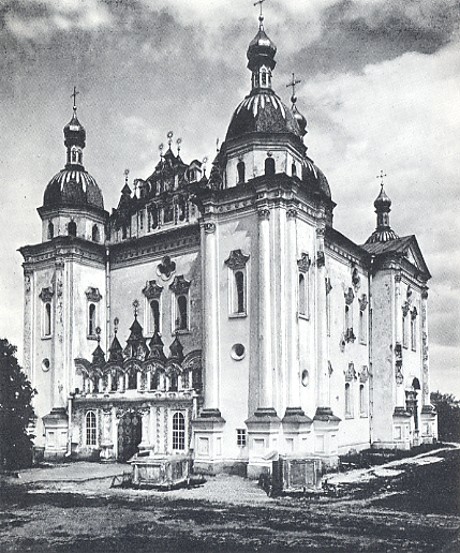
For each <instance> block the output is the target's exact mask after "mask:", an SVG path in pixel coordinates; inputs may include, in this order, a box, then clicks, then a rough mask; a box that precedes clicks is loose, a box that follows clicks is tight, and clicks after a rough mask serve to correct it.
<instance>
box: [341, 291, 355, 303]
mask: <svg viewBox="0 0 460 553" xmlns="http://www.w3.org/2000/svg"><path fill="white" fill-rule="evenodd" d="M343 295H344V297H345V303H346V304H347V305H351V304H352V303H353V300H354V299H355V294H354V293H353V288H351V287H350V288H348V290H347V291H346V292H344V293H343Z"/></svg>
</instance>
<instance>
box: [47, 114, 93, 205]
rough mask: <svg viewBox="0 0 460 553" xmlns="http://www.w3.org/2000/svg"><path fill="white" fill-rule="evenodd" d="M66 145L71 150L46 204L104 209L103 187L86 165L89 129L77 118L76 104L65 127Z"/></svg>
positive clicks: (48, 189)
mask: <svg viewBox="0 0 460 553" xmlns="http://www.w3.org/2000/svg"><path fill="white" fill-rule="evenodd" d="M64 145H65V147H66V150H67V163H66V165H65V168H64V169H62V171H59V173H58V174H57V175H55V176H54V177H53V178H52V179H51V180H50V182H49V183H48V186H47V187H46V190H45V194H44V197H43V207H49V208H59V207H79V208H81V207H93V208H98V209H104V200H103V197H102V192H101V189H100V188H99V186H98V185H97V182H96V180H95V179H94V178H93V177H92V176H91V175H90V174H89V173H88V172H87V171H86V170H85V168H84V166H83V149H84V147H85V145H86V131H85V128H84V127H83V125H82V124H81V123H80V121H79V120H78V118H77V108H76V106H75V105H74V107H73V116H72V119H71V120H70V121H69V123H67V125H66V126H65V127H64Z"/></svg>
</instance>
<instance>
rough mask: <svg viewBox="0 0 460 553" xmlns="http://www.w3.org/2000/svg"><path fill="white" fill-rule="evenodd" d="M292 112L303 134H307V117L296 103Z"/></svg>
mask: <svg viewBox="0 0 460 553" xmlns="http://www.w3.org/2000/svg"><path fill="white" fill-rule="evenodd" d="M292 113H293V114H294V117H295V119H296V121H297V124H298V125H299V129H300V133H301V134H302V136H305V135H306V134H307V119H306V118H305V117H304V116H303V115H302V114H301V113H300V111H299V110H298V109H297V105H296V104H295V103H294V105H293V106H292Z"/></svg>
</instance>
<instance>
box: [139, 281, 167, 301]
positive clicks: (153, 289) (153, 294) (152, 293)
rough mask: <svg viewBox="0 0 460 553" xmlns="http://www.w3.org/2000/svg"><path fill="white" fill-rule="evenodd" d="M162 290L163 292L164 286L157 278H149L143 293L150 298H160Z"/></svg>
mask: <svg viewBox="0 0 460 553" xmlns="http://www.w3.org/2000/svg"><path fill="white" fill-rule="evenodd" d="M161 292H163V286H160V285H158V284H157V281H156V280H148V281H147V282H146V283H145V286H144V288H143V289H142V293H143V294H144V296H145V297H146V298H147V299H148V300H154V299H158V298H159V297H160V296H161Z"/></svg>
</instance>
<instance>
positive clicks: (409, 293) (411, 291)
mask: <svg viewBox="0 0 460 553" xmlns="http://www.w3.org/2000/svg"><path fill="white" fill-rule="evenodd" d="M412 294H413V290H412V286H411V285H410V284H409V285H408V287H407V290H406V298H407V302H408V303H412Z"/></svg>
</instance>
